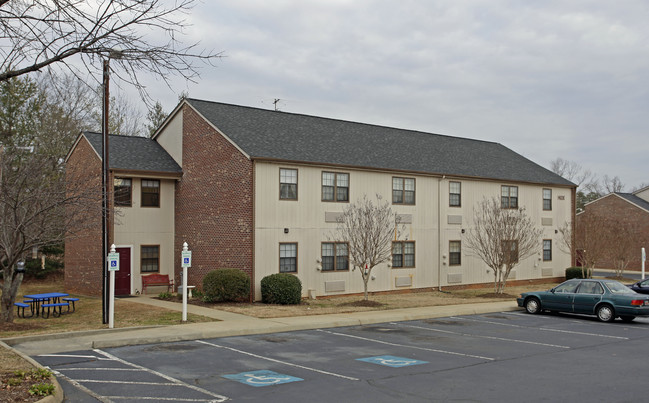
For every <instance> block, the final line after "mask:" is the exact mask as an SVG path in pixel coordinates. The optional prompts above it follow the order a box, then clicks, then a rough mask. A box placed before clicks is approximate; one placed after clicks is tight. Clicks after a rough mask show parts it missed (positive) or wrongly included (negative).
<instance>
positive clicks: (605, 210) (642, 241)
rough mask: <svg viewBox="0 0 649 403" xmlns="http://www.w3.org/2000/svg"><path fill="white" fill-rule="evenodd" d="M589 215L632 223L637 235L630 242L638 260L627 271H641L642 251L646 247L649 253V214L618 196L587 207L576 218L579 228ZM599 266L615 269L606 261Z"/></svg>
mask: <svg viewBox="0 0 649 403" xmlns="http://www.w3.org/2000/svg"><path fill="white" fill-rule="evenodd" d="M588 214H596V215H598V216H601V217H604V218H605V219H611V220H615V221H617V222H622V223H630V224H629V227H631V228H635V229H636V233H635V235H634V236H633V237H631V238H630V239H629V240H628V242H630V243H631V244H632V248H633V250H634V251H637V253H635V252H634V255H635V256H636V258H634V259H633V260H631V261H630V262H629V265H628V266H627V269H628V270H640V269H641V267H642V261H641V256H640V253H641V252H640V250H641V248H642V247H644V248H645V249H647V250H648V252H649V212H647V211H645V210H642V209H640V208H639V207H637V206H635V205H634V204H632V203H629V202H628V201H626V200H624V199H622V198H620V197H618V196H615V195H610V196H607V197H603V198H601V199H599V200H597V201H594V202H592V203H590V204H589V205H588V206H586V209H585V211H584V213H582V214H579V215H578V216H577V218H576V225H577V227H578V228H579V226H580V221H582V220H584V219H585V217H586V215H588ZM600 230H601V231H606V230H607V228H606V226H603V228H601V229H600ZM576 233H579V229H577V232H576ZM597 266H598V267H600V268H609V269H613V268H614V265H613V263H612V262H611V261H609V260H604V261H602V262H601V263H598V264H597Z"/></svg>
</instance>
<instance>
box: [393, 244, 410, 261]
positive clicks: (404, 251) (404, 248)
mask: <svg viewBox="0 0 649 403" xmlns="http://www.w3.org/2000/svg"><path fill="white" fill-rule="evenodd" d="M392 267H415V243H414V242H392Z"/></svg>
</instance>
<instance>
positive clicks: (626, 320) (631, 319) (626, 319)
mask: <svg viewBox="0 0 649 403" xmlns="http://www.w3.org/2000/svg"><path fill="white" fill-rule="evenodd" d="M620 319H622V320H623V321H625V322H633V319H635V316H620Z"/></svg>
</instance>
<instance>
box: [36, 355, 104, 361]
mask: <svg viewBox="0 0 649 403" xmlns="http://www.w3.org/2000/svg"><path fill="white" fill-rule="evenodd" d="M39 357H65V358H90V359H94V360H104V361H110V358H103V357H98V356H96V355H75V354H41V355H39Z"/></svg>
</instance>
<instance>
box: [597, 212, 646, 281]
mask: <svg viewBox="0 0 649 403" xmlns="http://www.w3.org/2000/svg"><path fill="white" fill-rule="evenodd" d="M605 230H606V232H607V233H608V235H609V237H608V242H607V243H608V245H607V249H606V250H607V252H608V253H607V255H608V256H607V258H608V260H609V261H610V262H611V263H612V264H613V269H614V270H615V277H617V278H622V277H623V275H624V270H626V268H627V266H628V265H629V262H630V261H631V260H633V258H634V257H635V254H636V253H638V251H637V249H636V245H634V243H633V242H631V240H632V239H633V237H634V236H637V234H639V233H640V231H639V228H638V224H637V223H636V222H633V221H628V220H627V221H618V220H608V225H607V226H606V228H605Z"/></svg>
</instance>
